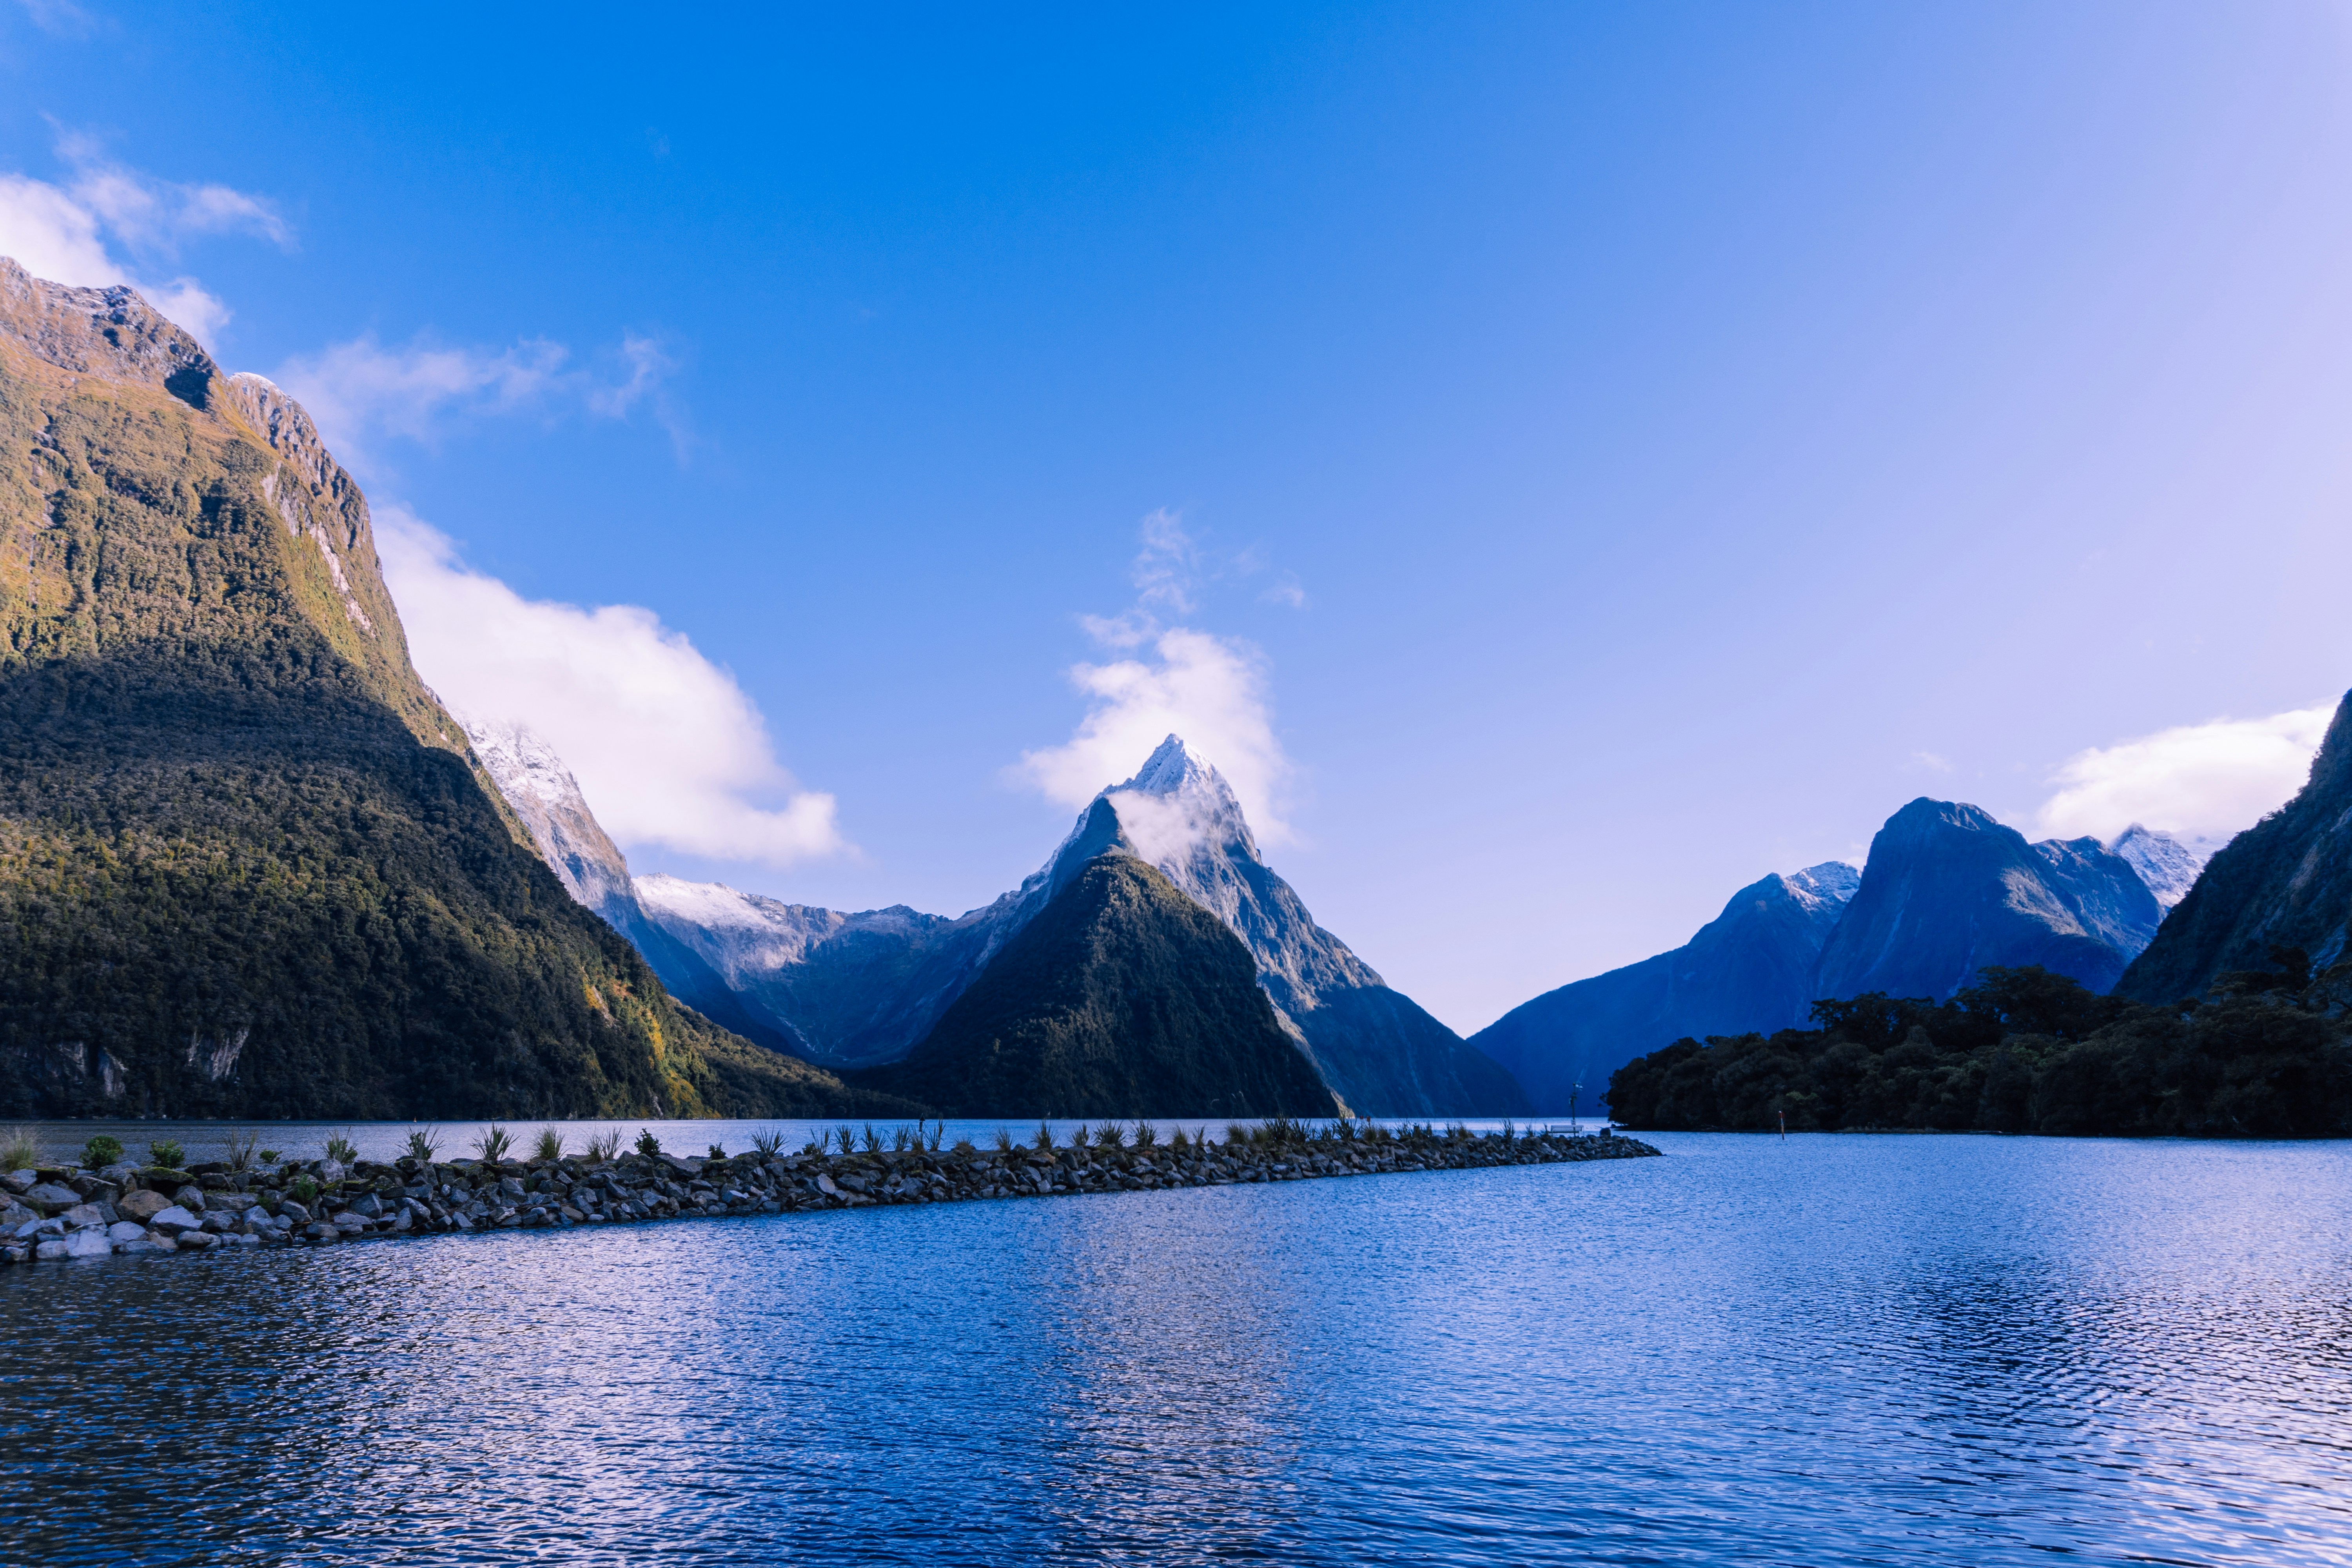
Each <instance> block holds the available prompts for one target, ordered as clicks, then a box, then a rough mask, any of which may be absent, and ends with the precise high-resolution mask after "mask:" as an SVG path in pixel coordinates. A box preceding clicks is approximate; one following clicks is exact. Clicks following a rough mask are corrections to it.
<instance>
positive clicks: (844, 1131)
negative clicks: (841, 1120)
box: [833, 1127, 857, 1154]
mask: <svg viewBox="0 0 2352 1568" xmlns="http://www.w3.org/2000/svg"><path fill="white" fill-rule="evenodd" d="M833 1136H834V1142H837V1143H839V1144H840V1145H841V1152H843V1153H845V1154H855V1153H856V1152H857V1134H856V1132H855V1131H852V1130H851V1129H849V1128H847V1127H836V1128H835V1129H834V1130H833Z"/></svg>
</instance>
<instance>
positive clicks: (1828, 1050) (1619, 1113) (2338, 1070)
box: [1609, 948, 2352, 1138]
mask: <svg viewBox="0 0 2352 1568" xmlns="http://www.w3.org/2000/svg"><path fill="white" fill-rule="evenodd" d="M2273 963H2275V965H2276V967H2275V968H2273V969H2271V970H2268V971H2262V972H2244V971H2241V972H2234V973H2225V974H2224V975H2223V976H2222V977H2221V982H2220V984H2217V985H2216V987H2215V990H2214V999H2213V1000H2210V1001H2203V1002H2195V1001H2192V1002H2183V1003H2179V1004H2177V1005H2168V1006H2148V1005H2142V1004H2138V1003H2134V1002H2130V1001H2127V1000H2126V999H2124V998H2121V997H2116V996H2101V995H2099V994H2096V993H2095V992H2092V991H2088V990H2085V989H2084V987H2083V986H2081V985H2079V984H2075V983H2074V981H2072V980H2070V979H2067V978H2066V977H2065V976H2063V975H2057V974H2052V973H2047V972H2046V971H2044V970H2042V969H2040V968H2025V969H2001V968H1988V969H1986V970H1985V971H1984V972H1983V973H1982V975H1981V976H1980V977H1979V983H1978V984H1976V985H1973V986H1970V987H1969V988H1967V989H1964V990H1962V991H1961V992H1959V993H1958V994H1957V995H1955V996H1954V997H1953V998H1952V999H1951V1000H1950V1001H1948V1002H1945V1003H1941V1004H1937V1003H1933V1002H1929V1001H1927V1000H1925V999H1923V998H1911V999H1904V998H1897V997H1890V996H1885V995H1881V994H1869V995H1864V996H1857V997H1855V998H1853V1000H1852V1001H1846V1002H1821V1003H1817V1004H1815V1005H1814V1007H1813V1018H1814V1021H1815V1022H1816V1023H1818V1024H1819V1025H1820V1026H1821V1027H1819V1028H1817V1029H1783V1030H1781V1031H1780V1033H1778V1034H1776V1035H1772V1036H1770V1037H1766V1036H1763V1035H1753V1034H1751V1035H1738V1036H1727V1037H1713V1038H1710V1039H1709V1040H1707V1041H1706V1043H1705V1044H1704V1045H1702V1044H1701V1043H1699V1042H1698V1041H1696V1040H1692V1039H1683V1040H1677V1041H1675V1043H1674V1044H1673V1045H1671V1046H1668V1047H1665V1048H1664V1050H1661V1051H1654V1052H1653V1053H1651V1054H1650V1055H1648V1056H1646V1057H1643V1058H1640V1059H1639V1060H1636V1061H1633V1062H1632V1063H1629V1064H1628V1065H1626V1066H1625V1067H1623V1068H1620V1069H1618V1071H1617V1073H1616V1075H1615V1076H1614V1077H1613V1078H1612V1079H1610V1080H1609V1105H1610V1111H1611V1114H1612V1116H1614V1117H1615V1118H1616V1119H1617V1120H1618V1121H1622V1122H1623V1123H1624V1124H1625V1125H1626V1126H1628V1127H1633V1128H1640V1129H1644V1130H1650V1131H1706V1130H1710V1129H1724V1130H1728V1131H1770V1130H1771V1129H1774V1128H1776V1127H1779V1126H1780V1124H1781V1119H1782V1117H1784V1116H1785V1117H1786V1119H1787V1125H1788V1126H1789V1127H1790V1128H1791V1129H1823V1130H1835V1129H1840V1128H1850V1129H1858V1128H1923V1129H1940V1130H1945V1131H1969V1130H1974V1131H1991V1132H2051V1133H2080V1134H2101V1135H2110V1136H2135V1135H2147V1134H2175V1135H2179V1134H2188V1135H2194V1136H2205V1137H2235V1138H2245V1137H2253V1138H2322V1137H2342V1136H2345V1135H2347V1134H2352V1020H2347V1019H2346V1018H2345V1017H2344V1016H2342V1014H2343V1009H2344V1005H2345V1002H2346V1000H2347V997H2346V995H2345V994H2344V993H2345V986H2346V984H2347V979H2352V976H2347V974H2346V973H2344V972H2342V971H2337V972H2331V973H2330V974H2329V975H2326V976H2322V977H2320V978H2318V979H2316V980H2315V979H2314V977H2313V976H2312V974H2311V965H2310V963H2309V961H2308V960H2307V959H2306V958H2305V955H2304V953H2303V952H2302V951H2301V950H2300V949H2293V948H2281V949H2278V950H2276V951H2275V952H2273Z"/></svg>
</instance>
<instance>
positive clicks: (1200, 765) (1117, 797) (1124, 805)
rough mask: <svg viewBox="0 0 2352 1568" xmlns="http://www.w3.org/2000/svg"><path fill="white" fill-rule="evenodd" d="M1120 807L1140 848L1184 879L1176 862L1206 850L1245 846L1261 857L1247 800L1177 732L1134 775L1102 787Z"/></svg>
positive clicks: (1214, 851)
mask: <svg viewBox="0 0 2352 1568" xmlns="http://www.w3.org/2000/svg"><path fill="white" fill-rule="evenodd" d="M1100 798H1102V799H1105V800H1108V801H1109V802H1110V805H1111V809H1112V810H1114V811H1116V812H1118V825H1119V826H1120V827H1121V828H1123V829H1125V830H1126V833H1127V837H1128V840H1129V842H1130V843H1131V844H1133V845H1134V846H1135V849H1136V852H1137V853H1138V854H1139V855H1141V856H1142V857H1143V858H1144V859H1146V860H1149V861H1150V862H1151V863H1152V864H1153V865H1155V866H1157V867H1159V868H1160V869H1161V870H1162V871H1165V872H1167V873H1168V874H1169V875H1170V876H1171V877H1175V878H1176V879H1177V884H1178V886H1180V887H1181V886H1183V885H1184V879H1183V878H1182V877H1181V875H1179V874H1178V872H1177V869H1176V868H1177V867H1178V866H1179V865H1180V864H1181V863H1182V862H1184V861H1186V860H1188V859H1190V858H1192V857H1193V856H1195V855H1197V854H1200V853H1202V852H1203V851H1205V852H1208V853H1211V854H1214V855H1223V854H1224V853H1225V852H1227V851H1228V850H1230V849H1232V848H1234V847H1239V848H1240V849H1241V851H1242V852H1243V853H1244V854H1245V855H1247V856H1248V857H1249V858H1251V859H1253V860H1255V859H1256V858H1258V853H1257V840H1256V838H1255V837H1253V836H1252V835H1251V833H1250V828H1249V820H1248V818H1246V817H1245V816H1243V815H1242V803H1241V800H1240V798H1239V797H1238V796H1236V795H1234V791H1233V786H1232V785H1231V784H1227V783H1225V780H1224V775H1223V774H1222V773H1218V772H1217V770H1216V769H1215V767H1213V765H1211V763H1210V762H1209V760H1208V759H1207V758H1206V757H1203V756H1202V755H1201V754H1200V753H1199V752H1195V751H1194V750H1192V747H1190V746H1188V745H1186V744H1185V743H1184V739H1183V737H1182V736H1181V735H1171V736H1169V737H1168V738H1167V739H1166V740H1164V741H1162V742H1160V747H1159V749H1158V750H1157V751H1155V752H1152V753H1151V755H1150V757H1149V758H1147V759H1146V760H1145V762H1144V764H1143V766H1142V767H1141V768H1139V769H1138V770H1137V771H1136V774H1135V776H1134V777H1133V778H1131V779H1129V780H1128V781H1127V782H1126V783H1125V784H1114V785H1112V786H1111V787H1110V788H1108V789H1107V790H1105V791H1103V792H1102V795H1101V797H1100Z"/></svg>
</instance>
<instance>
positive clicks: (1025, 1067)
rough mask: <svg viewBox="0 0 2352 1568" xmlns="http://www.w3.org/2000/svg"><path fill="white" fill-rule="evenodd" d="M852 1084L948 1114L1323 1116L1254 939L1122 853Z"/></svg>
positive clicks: (1311, 1074) (1062, 894) (1328, 1102)
mask: <svg viewBox="0 0 2352 1568" xmlns="http://www.w3.org/2000/svg"><path fill="white" fill-rule="evenodd" d="M857 1078H858V1079H859V1080H860V1081H863V1082H866V1083H870V1084H872V1085H874V1086H875V1087H877V1088H878V1089H887V1090H888V1091H890V1092H892V1093H895V1094H898V1095H902V1096H905V1097H906V1098H908V1099H910V1100H921V1101H923V1102H924V1103H925V1104H927V1105H930V1106H933V1107H936V1108H938V1109H939V1110H941V1111H942V1112H944V1113H945V1114H948V1115H950V1116H1002V1117H1046V1116H1054V1117H1068V1116H1084V1117H1139V1116H1201V1117H1262V1116H1277V1115H1285V1116H1328V1115H1331V1114H1332V1113H1333V1112H1334V1110H1336V1109H1337V1105H1336V1102H1335V1101H1334V1100H1332V1098H1331V1092H1330V1090H1329V1089H1326V1088H1325V1087H1324V1085H1323V1082H1322V1080H1321V1079H1320V1077H1319V1076H1318V1073H1317V1072H1316V1069H1315V1065H1314V1063H1313V1062H1311V1061H1310V1060H1309V1059H1308V1058H1307V1054H1306V1052H1305V1051H1304V1050H1302V1049H1300V1048H1299V1047H1298V1046H1297V1044H1295V1043H1294V1042H1293V1040H1292V1038H1291V1037H1290V1036H1289V1035H1288V1034H1287V1033H1286V1032H1285V1031H1284V1030H1283V1028H1282V1026H1280V1025H1279V1024H1277V1023H1276V1021H1275V1016H1274V1005H1273V1004H1272V1003H1271V1002H1270V1001H1269V1000H1268V999H1267V997H1266V994H1265V991H1264V990H1262V989H1261V988H1260V987H1259V985H1258V984H1257V971H1256V964H1255V961H1254V960H1253V959H1252V957H1251V954H1250V951H1249V949H1248V948H1246V947H1244V946H1243V945H1242V943H1241V942H1240V940H1239V939H1238V938H1236V937H1235V936H1234V933H1233V932H1232V931H1229V930H1227V929H1226V928H1225V926H1224V925H1223V922H1221V921H1219V920H1218V919H1217V917H1216V916H1214V915H1213V914H1211V913H1210V912H1209V911H1208V910H1204V909H1202V907H1201V906H1200V905H1198V904H1196V903H1194V902H1193V901H1192V900H1191V899H1188V898H1186V897H1185V896H1184V895H1183V893H1181V891H1179V890H1178V889H1177V888H1176V887H1175V885H1174V884H1172V883H1171V882H1170V881H1169V880H1168V879H1167V878H1166V877H1164V876H1163V875H1161V874H1160V872H1159V871H1158V870H1156V869H1154V868H1152V867H1150V866H1149V865H1146V864H1145V863H1144V862H1143V861H1141V860H1139V859H1137V858H1135V857H1134V856H1132V855H1129V854H1127V853H1125V852H1123V851H1121V850H1117V849H1113V850H1109V851H1107V852H1105V853H1104V854H1101V855H1098V856H1097V857H1095V858H1093V859H1091V860H1089V861H1088V862H1087V863H1086V865H1085V866H1084V867H1083V868H1082V869H1080V870H1079V872H1078V873H1077V875H1076V878H1075V879H1073V880H1071V881H1070V882H1069V883H1067V885H1066V886H1065V887H1063V888H1062V889H1061V890H1060V891H1059V892H1058V893H1056V894H1055V897H1054V899H1053V900H1052V901H1051V902H1049V903H1048V904H1046V906H1045V908H1044V909H1043V910H1040V911H1039V912H1038V913H1037V914H1036V916H1035V917H1034V918H1033V919H1032V920H1030V921H1028V922H1026V923H1025V924H1024V926H1023V927H1022V929H1021V931H1019V933H1018V934H1016V935H1015V936H1013V939H1012V940H1011V941H1009V942H1006V943H1005V945H1004V948H1003V951H1002V952H999V953H997V955H996V956H995V958H994V959H993V960H992V962H991V963H989V965H988V966H987V968H985V969H984V970H982V972H981V974H980V977H979V978H978V979H977V980H975V981H973V982H972V984H971V986H970V987H968V988H967V989H966V990H965V991H964V992H963V993H962V994H961V995H960V996H958V997H957V998H956V1000H955V1003H954V1004H953V1005H951V1006H950V1007H949V1008H948V1010H947V1012H946V1014H945V1015H944V1016H942V1017H941V1018H940V1021H939V1024H938V1026H936V1027H934V1028H933V1029H932V1030H931V1032H930V1034H929V1036H928V1037H926V1038H925V1039H924V1040H923V1041H922V1043H921V1044H919V1046H917V1047H915V1049H914V1051H913V1053H912V1054H911V1055H909V1056H908V1058H907V1059H906V1060H904V1061H902V1062H898V1063H895V1064H893V1065H891V1066H889V1067H884V1068H868V1069H866V1071H864V1072H863V1073H861V1074H859V1075H857Z"/></svg>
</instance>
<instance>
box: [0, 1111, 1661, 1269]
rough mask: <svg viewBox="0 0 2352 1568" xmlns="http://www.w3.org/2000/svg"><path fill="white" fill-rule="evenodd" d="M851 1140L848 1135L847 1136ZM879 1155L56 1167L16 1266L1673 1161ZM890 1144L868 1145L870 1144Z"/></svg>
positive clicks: (1359, 1147) (1, 1217)
mask: <svg viewBox="0 0 2352 1568" xmlns="http://www.w3.org/2000/svg"><path fill="white" fill-rule="evenodd" d="M843 1136H844V1138H845V1139H846V1138H847V1136H848V1134H847V1131H846V1130H844V1133H843ZM867 1142H868V1144H869V1145H872V1144H877V1143H882V1142H885V1141H884V1140H881V1139H877V1138H875V1137H873V1136H872V1135H871V1134H870V1133H869V1136H868V1139H867ZM898 1142H908V1146H906V1147H898V1148H892V1147H872V1146H869V1147H866V1148H864V1149H860V1150H858V1151H856V1152H819V1150H818V1149H817V1147H816V1146H815V1145H814V1144H812V1145H810V1146H809V1147H808V1148H806V1149H803V1151H802V1152H799V1153H797V1154H785V1153H782V1152H758V1153H748V1154H737V1155H734V1156H732V1157H725V1156H719V1157H713V1158H708V1159H701V1158H695V1157H692V1156H684V1155H677V1154H667V1153H632V1154H623V1155H618V1156H616V1157H614V1158H610V1159H601V1160H599V1159H588V1158H583V1157H580V1156H574V1155H565V1156H562V1157H560V1158H555V1159H546V1160H530V1161H523V1162H515V1161H476V1160H459V1161H452V1162H442V1161H433V1160H418V1159H413V1158H404V1159H400V1160H395V1161H393V1162H390V1163H372V1162H369V1161H364V1160H362V1161H359V1162H356V1163H353V1164H352V1165H350V1166H348V1167H346V1166H344V1165H342V1164H341V1163H338V1162H336V1161H333V1160H321V1161H317V1162H314V1163H309V1164H304V1165H285V1166H272V1167H262V1168H256V1169H244V1170H239V1169H232V1168H230V1167H228V1166H226V1165H210V1166H198V1167H196V1168H195V1169H194V1170H191V1171H177V1170H165V1169H161V1168H157V1167H152V1166H149V1167H135V1166H131V1165H112V1166H108V1167H106V1168H104V1169H102V1170H97V1171H85V1170H70V1169H65V1168H61V1167H42V1168H39V1169H36V1170H29V1171H16V1172H12V1173H9V1174H8V1175H7V1176H5V1177H0V1205H5V1206H0V1260H5V1261H6V1262H10V1263H21V1262H28V1261H34V1260H39V1259H47V1258H84V1257H98V1256H102V1255H105V1254H108V1253H117V1252H187V1251H200V1250H206V1249H210V1248H215V1247H270V1246H280V1247H283V1246H293V1245H298V1244H299V1245H309V1246H314V1247H318V1246H326V1245H330V1244H331V1243H336V1242H343V1241H359V1240H365V1239H370V1238H373V1237H394V1236H426V1235H435V1234H442V1233H450V1232H473V1231H485V1230H517V1229H533V1228H549V1227H558V1228H560V1227H568V1226H601V1225H629V1224H638V1223H644V1222H648V1221H653V1220H667V1219H685V1218H694V1217H711V1216H719V1215H759V1214H782V1213H790V1212H794V1211H801V1210H809V1209H836V1208H860V1207H865V1206H868V1205H877V1204H922V1203H948V1202H956V1201H960V1200H986V1199H992V1198H1025V1197H1044V1196H1048V1195H1051V1194H1076V1193H1105V1192H1145V1191H1152V1190H1157V1189H1162V1188H1171V1187H1206V1186H1226V1185H1232V1184H1243V1183H1263V1182H1296V1181H1307V1180H1312V1179H1316V1178H1321V1177H1331V1176H1368V1175H1379V1174H1392V1173H1405V1172H1428V1171H1452V1170H1469V1169H1477V1168H1483V1167H1490V1166H1500V1165H1549V1164H1560V1163H1572V1162H1580V1161H1586V1160H1622V1159H1633V1158H1639V1157H1643V1156H1648V1155H1654V1154H1656V1153H1657V1152H1658V1151H1657V1150H1655V1149H1654V1148H1652V1147H1651V1146H1650V1145H1648V1144H1646V1143H1643V1142H1639V1141H1637V1140H1635V1139H1632V1138H1621V1137H1616V1136H1613V1135H1612V1134H1610V1133H1607V1132H1602V1133H1597V1134H1566V1133H1557V1132H1517V1131H1501V1132H1488V1133H1473V1132H1469V1131H1465V1130H1463V1129H1460V1128H1454V1129H1450V1130H1446V1131H1438V1130H1435V1129H1431V1128H1417V1129H1409V1130H1407V1131H1402V1132H1397V1131H1388V1130H1385V1129H1379V1128H1374V1129H1370V1130H1361V1129H1359V1128H1357V1127H1355V1126H1353V1125H1351V1124H1349V1123H1337V1124H1334V1125H1333V1126H1330V1127H1327V1128H1323V1129H1320V1130H1313V1129H1308V1128H1305V1127H1301V1126H1298V1125H1297V1124H1296V1123H1292V1124H1288V1125H1287V1126H1285V1125H1283V1124H1279V1123H1277V1124H1276V1125H1275V1126H1274V1127H1271V1128H1259V1129H1253V1130H1247V1131H1244V1129H1241V1128H1234V1129H1229V1130H1228V1136H1227V1137H1226V1139H1225V1140H1224V1141H1223V1142H1219V1141H1216V1140H1212V1139H1207V1138H1200V1139H1190V1140H1186V1139H1180V1140H1177V1141H1175V1142H1166V1143H1161V1142H1145V1143H1140V1144H1131V1143H1128V1142H1123V1141H1122V1142H1117V1143H1113V1142H1108V1137H1107V1136H1106V1135H1105V1134H1104V1133H1097V1134H1096V1135H1095V1138H1094V1140H1092V1141H1090V1142H1083V1143H1077V1144H1065V1145H1063V1146H1061V1147H1055V1146H1054V1145H1053V1144H1052V1143H1051V1142H1048V1141H1046V1140H1045V1139H1043V1138H1041V1139H1040V1140H1039V1141H1038V1142H1037V1143H1036V1144H1034V1145H1014V1146H1011V1147H1001V1148H996V1149H988V1150H982V1149H977V1148H974V1147H972V1146H971V1144H969V1143H960V1144H958V1145H957V1146H955V1147H954V1148H951V1149H940V1148H939V1147H937V1146H936V1145H934V1146H932V1147H928V1148H927V1147H924V1146H922V1145H921V1143H920V1142H919V1141H911V1142H910V1141H907V1140H904V1139H903V1138H902V1139H900V1140H898Z"/></svg>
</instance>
